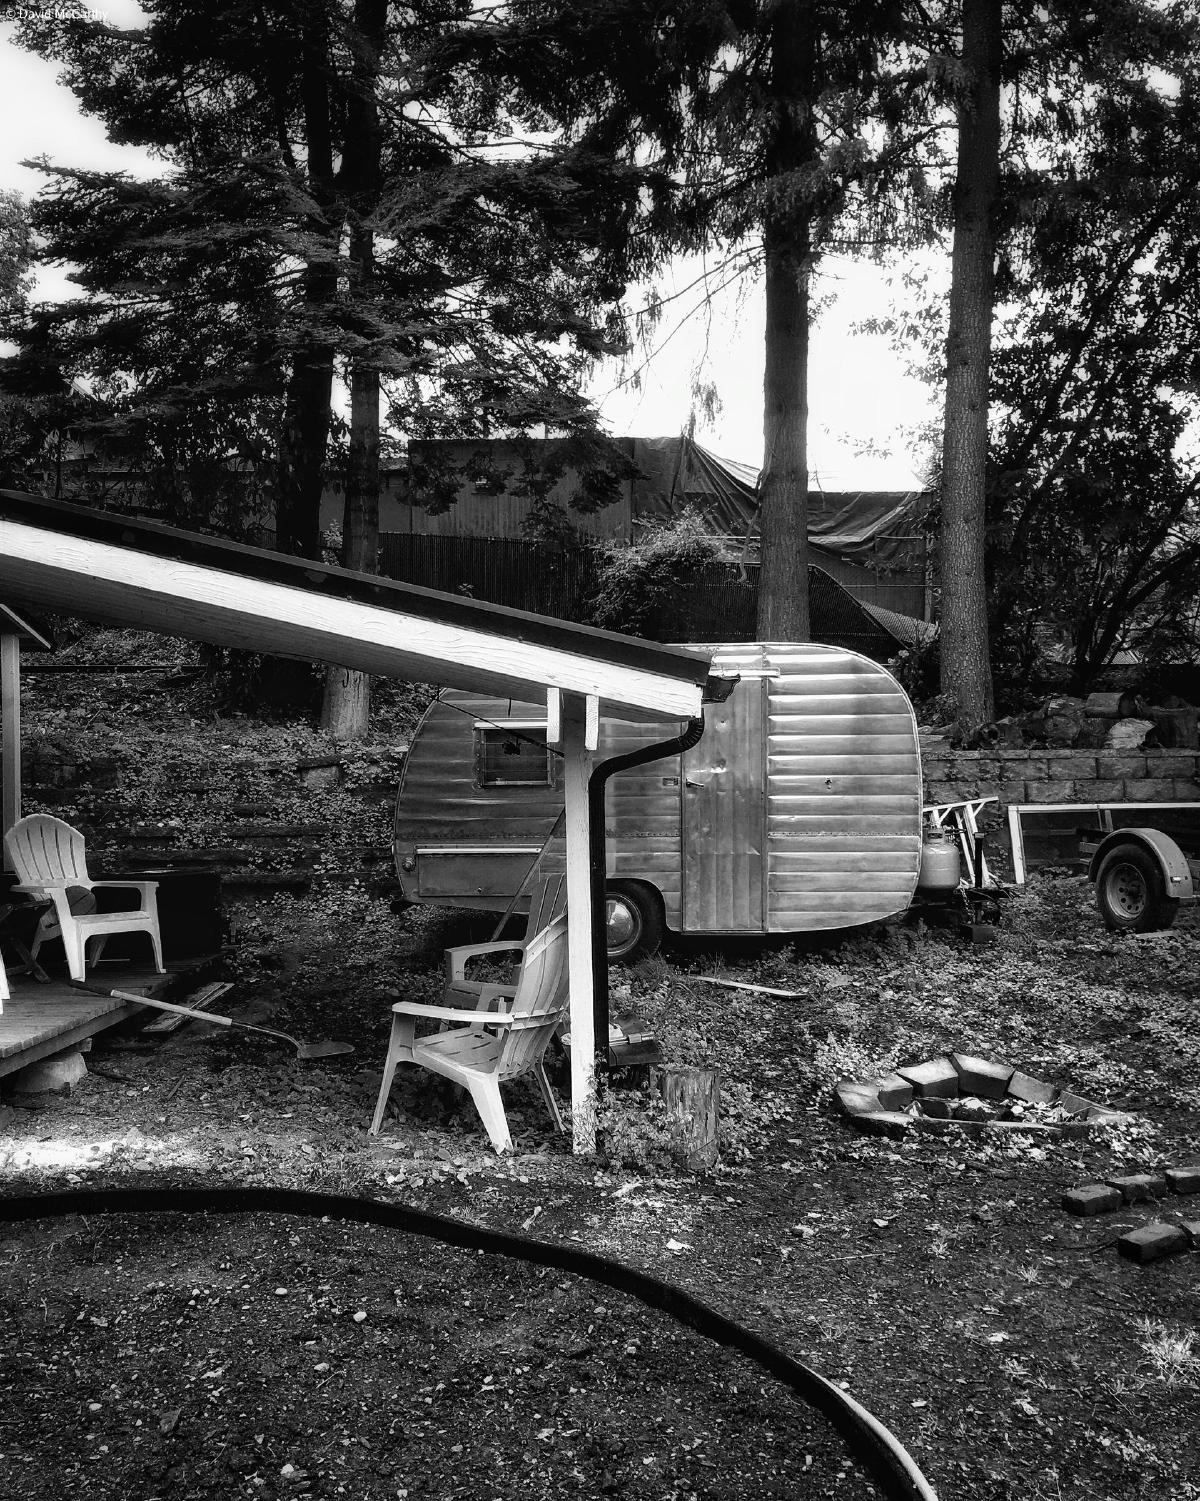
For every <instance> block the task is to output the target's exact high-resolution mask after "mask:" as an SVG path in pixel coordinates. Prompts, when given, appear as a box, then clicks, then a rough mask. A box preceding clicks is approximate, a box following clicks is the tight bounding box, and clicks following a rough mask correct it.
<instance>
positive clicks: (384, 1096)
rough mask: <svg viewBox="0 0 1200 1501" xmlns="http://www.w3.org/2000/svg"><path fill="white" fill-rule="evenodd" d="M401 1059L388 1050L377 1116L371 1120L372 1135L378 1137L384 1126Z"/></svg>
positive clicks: (377, 1101) (376, 1108)
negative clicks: (381, 1127)
mask: <svg viewBox="0 0 1200 1501" xmlns="http://www.w3.org/2000/svg"><path fill="white" fill-rule="evenodd" d="M399 1064H400V1059H399V1058H397V1057H395V1056H394V1055H393V1054H392V1051H391V1049H390V1048H389V1049H388V1055H387V1062H386V1063H385V1064H384V1065H383V1078H382V1079H381V1080H380V1081H379V1098H378V1099H377V1100H376V1101H375V1114H374V1115H373V1116H372V1118H371V1135H372V1136H378V1135H379V1128H380V1126H382V1125H383V1117H384V1115H385V1114H386V1113H387V1105H388V1100H389V1099H390V1097H391V1093H392V1081H393V1080H394V1079H395V1077H396V1069H397V1067H398V1066H399Z"/></svg>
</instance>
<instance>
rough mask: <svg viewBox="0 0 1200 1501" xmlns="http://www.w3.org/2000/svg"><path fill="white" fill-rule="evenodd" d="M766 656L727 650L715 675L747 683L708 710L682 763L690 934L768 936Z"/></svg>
mask: <svg viewBox="0 0 1200 1501" xmlns="http://www.w3.org/2000/svg"><path fill="white" fill-rule="evenodd" d="M764 665H765V658H764V654H763V652H762V649H761V648H760V647H759V646H758V645H752V644H746V645H735V646H726V647H723V648H721V649H719V650H718V651H717V652H716V653H715V654H714V657H713V667H714V670H717V671H720V672H725V673H734V672H736V673H738V674H740V675H742V680H741V681H740V682H739V683H738V684H737V686H736V687H735V688H734V690H733V692H732V693H731V694H730V696H729V697H728V698H727V699H726V700H725V702H724V703H720V704H709V705H708V706H707V707H706V708H705V710H704V726H705V727H704V735H703V736H702V738H701V740H700V742H699V744H698V745H696V746H694V747H693V748H692V749H691V750H690V751H688V753H687V754H686V755H685V756H684V758H683V808H682V827H683V922H682V925H681V926H682V928H683V931H685V932H688V933H761V932H763V931H764V930H765V926H766V920H767V911H766V904H765V887H766V881H765V875H766V872H765V861H764V859H763V853H764V849H765V847H766V845H765V839H766V819H765V806H764V787H765V784H766V734H765V720H764V716H763V708H764V699H763V692H764V683H763V679H762V677H761V673H762V671H763V670H764Z"/></svg>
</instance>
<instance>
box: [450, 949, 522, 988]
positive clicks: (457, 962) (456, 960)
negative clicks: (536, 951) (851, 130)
mask: <svg viewBox="0 0 1200 1501" xmlns="http://www.w3.org/2000/svg"><path fill="white" fill-rule="evenodd" d="M524 947H525V944H524V941H523V940H518V941H517V942H515V943H505V942H503V941H502V940H501V941H498V942H496V943H460V944H459V945H458V946H457V947H456V948H452V949H447V950H446V961H445V962H446V979H447V980H448V981H449V982H450V984H451V985H460V986H461V985H474V984H476V983H478V982H477V981H473V980H468V979H467V965H468V964H469V963H470V961H471V960H472V959H478V958H481V957H483V956H484V955H486V954H519V953H520V952H521V951H522V950H523V949H524Z"/></svg>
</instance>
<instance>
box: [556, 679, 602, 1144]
mask: <svg viewBox="0 0 1200 1501" xmlns="http://www.w3.org/2000/svg"><path fill="white" fill-rule="evenodd" d="M587 728H588V714H587V702H586V700H585V698H584V697H583V696H581V695H579V694H576V693H564V694H563V697H562V731H563V791H564V793H565V800H566V820H565V833H566V841H567V955H568V970H569V973H570V984H571V1119H572V1129H573V1134H574V1148H575V1151H576V1152H578V1153H586V1152H594V1151H595V1150H596V1074H595V1051H596V1037H595V1024H594V1021H593V1017H592V1005H593V976H592V874H591V839H590V829H589V819H588V779H589V778H590V776H591V774H592V753H591V751H590V750H589V749H588V745H587Z"/></svg>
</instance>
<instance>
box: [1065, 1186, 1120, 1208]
mask: <svg viewBox="0 0 1200 1501" xmlns="http://www.w3.org/2000/svg"><path fill="white" fill-rule="evenodd" d="M1124 1202H1125V1200H1124V1198H1123V1197H1122V1194H1121V1190H1120V1189H1119V1188H1112V1187H1110V1186H1109V1185H1108V1184H1107V1183H1085V1184H1083V1185H1082V1187H1080V1188H1069V1189H1068V1190H1067V1192H1066V1193H1065V1194H1063V1196H1062V1207H1063V1208H1064V1209H1065V1210H1066V1211H1067V1213H1068V1214H1082V1215H1093V1214H1108V1213H1109V1212H1110V1211H1111V1210H1113V1209H1120V1207H1121V1205H1122V1204H1123V1203H1124Z"/></svg>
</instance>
